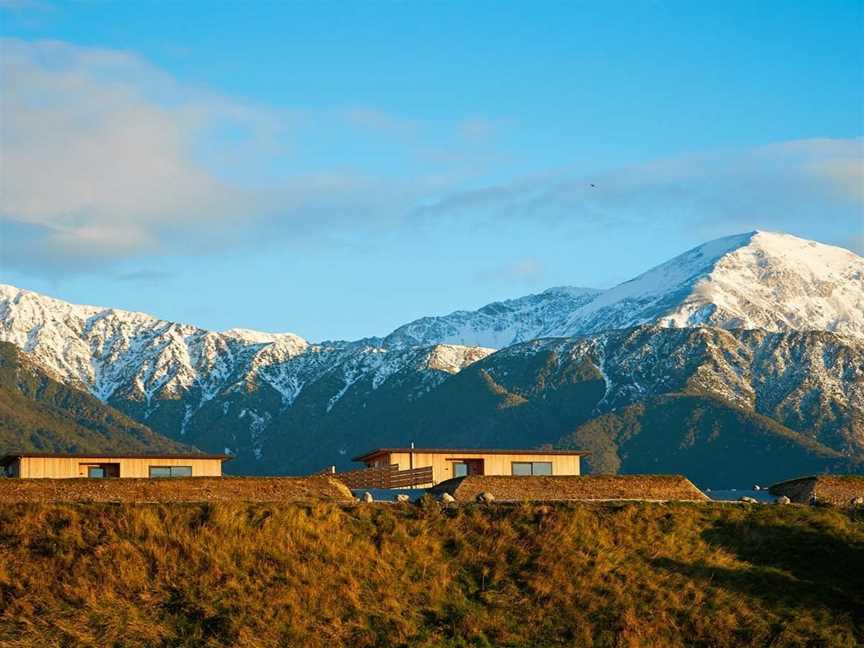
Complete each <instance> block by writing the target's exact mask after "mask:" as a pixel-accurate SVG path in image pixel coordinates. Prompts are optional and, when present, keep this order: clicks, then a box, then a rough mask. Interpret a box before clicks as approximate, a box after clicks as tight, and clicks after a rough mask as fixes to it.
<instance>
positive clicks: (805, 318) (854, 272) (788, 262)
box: [385, 232, 864, 348]
mask: <svg viewBox="0 0 864 648" xmlns="http://www.w3.org/2000/svg"><path fill="white" fill-rule="evenodd" d="M650 323H657V324H660V325H661V326H668V327H676V328H682V327H692V326H718V327H721V328H726V329H735V328H740V329H764V330H767V331H789V330H793V331H808V330H812V331H836V332H839V333H846V334H850V335H856V336H861V337H864V258H861V257H860V256H858V255H856V254H854V253H852V252H850V251H849V250H844V249H843V248H839V247H834V246H831V245H824V244H822V243H816V242H815V241H808V240H805V239H801V238H797V237H795V236H791V235H789V234H778V233H773V232H750V233H748V234H739V235H736V236H728V237H725V238H721V239H717V240H715V241H711V242H709V243H705V244H703V245H700V246H698V247H696V248H693V249H692V250H690V251H688V252H685V253H684V254H681V255H679V256H677V257H675V258H673V259H671V260H670V261H667V262H666V263H663V264H661V265H659V266H657V267H655V268H652V269H651V270H648V271H647V272H645V273H644V274H641V275H639V276H638V277H636V278H635V279H632V280H630V281H626V282H624V283H622V284H619V285H618V286H615V287H614V288H611V289H609V290H605V291H598V290H590V289H584V288H555V289H552V290H548V291H546V292H543V293H540V294H538V295H529V296H528V297H522V298H521V299H515V300H511V301H505V302H497V303H494V304H489V305H488V306H485V307H483V308H481V309H480V310H477V311H473V312H467V311H457V312H455V313H451V314H450V315H445V316H442V317H426V318H422V319H419V320H417V321H415V322H411V323H410V324H406V325H405V326H402V327H400V328H398V329H397V330H396V331H394V332H393V333H392V334H391V335H390V336H388V337H387V338H385V341H386V342H387V343H390V344H424V343H425V344H428V343H430V342H433V341H434V342H455V343H458V344H467V345H472V344H478V345H482V346H489V347H494V348H503V347H505V346H509V345H510V344H516V343H518V342H523V341H525V340H530V339H534V338H538V337H566V336H575V335H585V334H590V333H597V332H599V331H604V330H609V329H617V328H627V327H631V326H639V325H641V324H650Z"/></svg>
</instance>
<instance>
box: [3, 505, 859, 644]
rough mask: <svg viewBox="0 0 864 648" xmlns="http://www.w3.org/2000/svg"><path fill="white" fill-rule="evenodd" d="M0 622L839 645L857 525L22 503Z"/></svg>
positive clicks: (564, 510) (198, 633)
mask: <svg viewBox="0 0 864 648" xmlns="http://www.w3.org/2000/svg"><path fill="white" fill-rule="evenodd" d="M0 611H2V612H0V644H2V645H3V646H10V647H13V646H70V645H85V646H97V645H99V646H104V645H117V646H276V645H279V646H341V645H344V646H357V647H362V646H399V645H404V646H489V645H492V646H499V645H500V646H547V645H549V646H552V645H576V646H579V645H586V646H588V645H596V646H764V645H775V646H787V645H788V646H799V645H800V646H805V645H817V646H855V645H858V644H860V642H864V632H862V629H861V628H862V624H864V612H862V611H864V518H862V516H861V514H860V513H858V514H856V513H854V512H843V511H840V510H834V509H827V508H805V507H794V506H787V507H776V506H756V507H748V506H738V505H731V504H729V505H723V504H668V505H662V504H623V505H622V504H619V505H612V504H593V505H591V504H557V505H530V504H525V505H521V506H493V507H482V506H473V505H472V506H461V507H457V508H452V509H444V510H441V509H439V507H438V506H437V505H434V504H431V505H430V504H427V505H424V506H404V507H403V506H389V505H362V506H354V507H340V506H338V505H329V504H320V505H308V506H304V505H289V504H280V505H263V504H243V503H220V504H212V505H204V504H202V505H193V504H186V505H184V504H154V505H107V504H86V505H60V504H45V505H37V504H21V505H13V506H6V507H4V508H3V509H2V510H0ZM856 633H857V634H856Z"/></svg>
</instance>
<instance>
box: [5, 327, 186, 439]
mask: <svg viewBox="0 0 864 648" xmlns="http://www.w3.org/2000/svg"><path fill="white" fill-rule="evenodd" d="M193 450H194V449H193V448H190V447H188V446H186V445H183V444H181V443H177V442H176V441H172V440H170V439H167V438H165V437H162V436H160V435H158V434H155V433H154V432H153V431H151V430H149V429H148V428H146V427H145V426H143V425H141V424H140V423H136V422H135V421H133V420H131V419H130V418H128V417H127V416H125V415H123V414H122V413H120V412H118V411H117V410H115V409H114V408H112V407H109V406H107V405H105V404H104V403H102V402H101V401H99V400H98V399H97V398H94V397H93V396H91V395H90V394H87V393H85V392H82V391H79V390H77V389H75V388H73V387H69V386H67V385H64V384H62V383H59V382H57V381H56V380H54V379H53V378H52V377H51V376H50V375H48V374H47V373H46V372H45V371H44V370H43V369H42V368H41V367H39V366H38V365H37V364H36V363H35V362H33V361H32V360H31V359H30V358H29V357H28V356H27V355H26V354H24V353H22V352H21V351H20V350H19V349H18V348H17V347H16V346H15V345H13V344H10V343H8V342H0V455H3V454H6V453H8V452H190V451H193Z"/></svg>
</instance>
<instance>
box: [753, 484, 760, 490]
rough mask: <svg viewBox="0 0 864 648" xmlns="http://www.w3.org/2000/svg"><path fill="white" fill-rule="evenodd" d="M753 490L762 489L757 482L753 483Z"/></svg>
mask: <svg viewBox="0 0 864 648" xmlns="http://www.w3.org/2000/svg"><path fill="white" fill-rule="evenodd" d="M753 490H754V491H760V490H762V487H761V486H760V485H759V484H753Z"/></svg>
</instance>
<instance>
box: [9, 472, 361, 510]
mask: <svg viewBox="0 0 864 648" xmlns="http://www.w3.org/2000/svg"><path fill="white" fill-rule="evenodd" d="M220 501H221V502H225V501H244V502H351V501H353V497H352V495H351V491H349V490H348V489H347V488H346V487H345V485H344V484H342V483H341V482H339V481H337V480H335V479H332V478H330V477H326V476H314V477H189V478H183V479H0V503H3V504H12V503H16V502H220Z"/></svg>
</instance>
